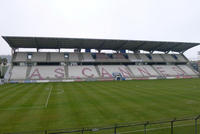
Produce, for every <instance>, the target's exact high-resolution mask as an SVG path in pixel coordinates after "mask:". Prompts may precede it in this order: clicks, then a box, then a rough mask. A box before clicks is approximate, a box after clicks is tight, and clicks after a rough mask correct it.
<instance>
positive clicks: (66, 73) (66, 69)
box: [64, 65, 69, 78]
mask: <svg viewBox="0 0 200 134" xmlns="http://www.w3.org/2000/svg"><path fill="white" fill-rule="evenodd" d="M64 68H65V75H66V78H68V76H69V73H68V65H66V66H64Z"/></svg>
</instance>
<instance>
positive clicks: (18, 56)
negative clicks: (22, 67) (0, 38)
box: [14, 52, 27, 61]
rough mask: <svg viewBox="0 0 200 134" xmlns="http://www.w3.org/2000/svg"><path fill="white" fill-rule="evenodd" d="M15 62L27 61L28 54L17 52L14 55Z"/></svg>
mask: <svg viewBox="0 0 200 134" xmlns="http://www.w3.org/2000/svg"><path fill="white" fill-rule="evenodd" d="M14 57H15V59H14V61H26V60H27V53H23V52H17V53H15V54H14Z"/></svg>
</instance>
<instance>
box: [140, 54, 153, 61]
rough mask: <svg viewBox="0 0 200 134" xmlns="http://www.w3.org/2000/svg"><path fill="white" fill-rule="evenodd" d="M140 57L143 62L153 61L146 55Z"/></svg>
mask: <svg viewBox="0 0 200 134" xmlns="http://www.w3.org/2000/svg"><path fill="white" fill-rule="evenodd" d="M137 55H139V57H140V59H141V60H142V61H143V62H149V61H151V60H150V59H149V58H148V57H147V56H146V54H137Z"/></svg>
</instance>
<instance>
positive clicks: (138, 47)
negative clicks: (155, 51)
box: [133, 42, 145, 52]
mask: <svg viewBox="0 0 200 134" xmlns="http://www.w3.org/2000/svg"><path fill="white" fill-rule="evenodd" d="M144 45H145V42H142V43H140V45H138V46H137V47H136V48H135V49H133V51H134V52H136V51H138V50H140V48H141V47H142V46H144Z"/></svg>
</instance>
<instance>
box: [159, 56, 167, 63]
mask: <svg viewBox="0 0 200 134" xmlns="http://www.w3.org/2000/svg"><path fill="white" fill-rule="evenodd" d="M160 57H161V58H162V59H163V61H165V62H167V61H166V60H165V58H164V57H163V55H162V54H161V55H160Z"/></svg>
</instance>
